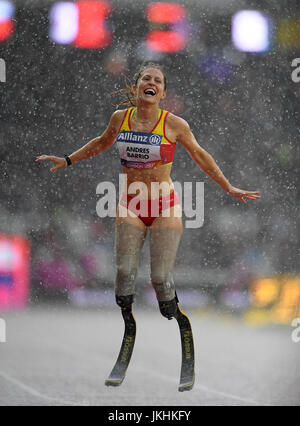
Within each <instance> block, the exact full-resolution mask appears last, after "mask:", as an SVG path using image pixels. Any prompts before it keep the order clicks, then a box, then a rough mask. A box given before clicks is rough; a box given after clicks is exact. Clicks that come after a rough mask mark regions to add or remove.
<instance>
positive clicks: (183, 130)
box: [170, 114, 207, 158]
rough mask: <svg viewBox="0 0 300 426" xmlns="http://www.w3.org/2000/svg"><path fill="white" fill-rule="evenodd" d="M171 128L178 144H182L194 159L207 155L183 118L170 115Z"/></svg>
mask: <svg viewBox="0 0 300 426" xmlns="http://www.w3.org/2000/svg"><path fill="white" fill-rule="evenodd" d="M170 126H171V129H172V132H173V134H174V135H175V140H176V142H178V143H180V144H181V145H182V146H183V147H184V148H185V149H186V150H187V151H188V153H189V154H190V156H191V157H192V158H194V156H195V155H201V156H203V155H205V154H207V152H206V151H205V150H204V149H203V148H202V147H201V146H200V145H199V144H198V142H197V140H196V138H195V136H194V135H193V133H192V131H191V129H190V126H189V124H188V123H187V121H185V120H184V119H183V118H181V117H177V116H176V115H173V114H171V115H170Z"/></svg>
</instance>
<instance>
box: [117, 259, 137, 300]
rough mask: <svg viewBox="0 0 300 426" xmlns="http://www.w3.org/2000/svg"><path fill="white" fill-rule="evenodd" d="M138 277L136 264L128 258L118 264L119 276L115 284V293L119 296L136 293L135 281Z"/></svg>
mask: <svg viewBox="0 0 300 426" xmlns="http://www.w3.org/2000/svg"><path fill="white" fill-rule="evenodd" d="M136 275H137V265H136V262H135V261H133V260H132V259H130V258H129V256H126V258H123V259H122V261H121V262H120V261H119V262H118V264H117V276H116V282H115V291H116V294H119V295H127V294H133V293H134V286H135V279H136Z"/></svg>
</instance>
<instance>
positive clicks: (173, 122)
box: [166, 112, 189, 127]
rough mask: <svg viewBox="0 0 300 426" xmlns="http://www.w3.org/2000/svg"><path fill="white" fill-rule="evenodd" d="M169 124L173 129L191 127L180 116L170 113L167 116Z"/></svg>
mask: <svg viewBox="0 0 300 426" xmlns="http://www.w3.org/2000/svg"><path fill="white" fill-rule="evenodd" d="M166 119H167V123H168V125H170V126H172V127H182V126H184V127H189V124H188V122H187V121H186V120H184V119H183V118H181V117H179V116H178V115H175V114H172V113H171V112H168V114H167V118H166Z"/></svg>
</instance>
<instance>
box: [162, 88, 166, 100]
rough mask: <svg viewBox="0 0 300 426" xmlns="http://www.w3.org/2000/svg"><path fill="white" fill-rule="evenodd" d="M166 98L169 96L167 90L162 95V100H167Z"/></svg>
mask: <svg viewBox="0 0 300 426" xmlns="http://www.w3.org/2000/svg"><path fill="white" fill-rule="evenodd" d="M166 96H167V91H166V90H164V93H163V95H162V97H161V99H165V98H166Z"/></svg>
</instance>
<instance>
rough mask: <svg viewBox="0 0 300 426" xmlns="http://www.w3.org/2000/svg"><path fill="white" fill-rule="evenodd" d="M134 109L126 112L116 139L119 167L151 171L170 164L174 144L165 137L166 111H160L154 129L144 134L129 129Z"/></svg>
mask: <svg viewBox="0 0 300 426" xmlns="http://www.w3.org/2000/svg"><path fill="white" fill-rule="evenodd" d="M135 109H136V108H135V107H131V108H128V109H127V110H126V113H125V115H124V119H123V122H122V124H121V127H120V130H119V134H118V137H117V145H118V149H119V153H120V157H121V165H122V166H125V167H129V168H134V169H152V168H153V167H157V166H161V165H163V164H172V162H173V157H174V151H175V147H176V143H175V142H171V141H170V140H169V139H168V138H167V137H166V133H165V128H166V118H167V115H168V111H165V110H162V109H160V110H159V114H158V121H157V123H156V124H155V126H154V128H153V129H152V131H151V132H149V133H144V132H134V131H133V130H132V128H131V125H130V119H131V117H132V114H133V113H134V110H135Z"/></svg>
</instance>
